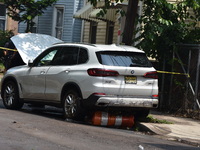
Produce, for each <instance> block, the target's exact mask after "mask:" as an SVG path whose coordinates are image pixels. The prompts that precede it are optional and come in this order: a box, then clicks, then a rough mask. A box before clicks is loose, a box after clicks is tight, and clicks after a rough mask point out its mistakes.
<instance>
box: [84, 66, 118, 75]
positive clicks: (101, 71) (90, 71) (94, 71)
mask: <svg viewBox="0 0 200 150" xmlns="http://www.w3.org/2000/svg"><path fill="white" fill-rule="evenodd" d="M87 72H88V74H89V75H90V76H101V77H106V76H118V75H119V73H118V72H117V71H114V70H106V69H98V68H91V69H88V70H87Z"/></svg>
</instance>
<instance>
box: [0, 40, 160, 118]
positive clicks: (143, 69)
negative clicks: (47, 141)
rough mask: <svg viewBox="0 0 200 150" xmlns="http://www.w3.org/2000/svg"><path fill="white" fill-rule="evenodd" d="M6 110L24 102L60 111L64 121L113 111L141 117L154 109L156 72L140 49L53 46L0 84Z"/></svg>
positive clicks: (156, 90) (87, 45)
mask: <svg viewBox="0 0 200 150" xmlns="http://www.w3.org/2000/svg"><path fill="white" fill-rule="evenodd" d="M1 89H2V90H1V96H2V99H3V103H4V106H5V107H6V108H8V109H20V108H22V106H23V104H24V103H31V104H42V105H53V106H57V107H62V108H63V112H64V117H65V118H71V119H80V118H81V117H83V116H84V115H85V114H86V113H87V112H91V111H96V110H111V111H112V110H113V111H118V112H126V113H130V114H135V115H141V116H146V115H148V113H149V110H150V109H151V108H156V107H157V106H158V79H157V72H156V70H155V69H154V68H153V67H152V65H151V63H150V62H149V60H148V58H147V57H146V55H145V53H144V52H143V51H142V50H139V49H137V48H134V47H130V46H122V45H121V46H117V45H114V44H113V45H98V44H76V43H59V44H54V45H53V46H51V47H49V48H47V49H46V50H44V51H43V52H42V53H41V54H40V55H39V56H37V57H36V58H35V59H34V61H32V62H29V63H28V64H27V65H24V66H18V67H14V68H11V69H9V70H8V71H7V72H6V74H5V75H4V77H3V79H2V82H1Z"/></svg>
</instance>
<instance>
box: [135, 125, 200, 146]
mask: <svg viewBox="0 0 200 150" xmlns="http://www.w3.org/2000/svg"><path fill="white" fill-rule="evenodd" d="M136 126H137V127H139V130H140V131H143V132H149V133H151V134H154V135H155V136H158V137H159V138H163V139H166V140H172V141H178V142H181V143H185V144H189V145H193V146H195V147H200V136H199V135H198V134H199V133H198V131H197V135H196V137H195V138H192V137H190V134H189V133H188V132H190V130H188V132H187V133H184V132H182V133H181V134H187V135H183V136H180V134H176V132H174V126H173V124H159V123H144V122H137V123H136ZM183 126H184V125H183ZM172 127H173V128H172ZM191 127H192V126H191ZM198 128H200V127H198ZM186 136H187V137H188V138H185V137H186Z"/></svg>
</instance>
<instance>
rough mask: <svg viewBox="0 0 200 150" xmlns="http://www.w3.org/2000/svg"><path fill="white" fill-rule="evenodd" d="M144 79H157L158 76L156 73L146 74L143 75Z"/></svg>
mask: <svg viewBox="0 0 200 150" xmlns="http://www.w3.org/2000/svg"><path fill="white" fill-rule="evenodd" d="M144 77H145V78H152V79H158V74H157V71H153V72H147V73H145V74H144Z"/></svg>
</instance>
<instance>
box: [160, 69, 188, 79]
mask: <svg viewBox="0 0 200 150" xmlns="http://www.w3.org/2000/svg"><path fill="white" fill-rule="evenodd" d="M157 72H158V73H166V74H177V75H185V76H187V77H188V78H189V77H190V75H189V74H188V73H178V72H167V71H158V70H157Z"/></svg>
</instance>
